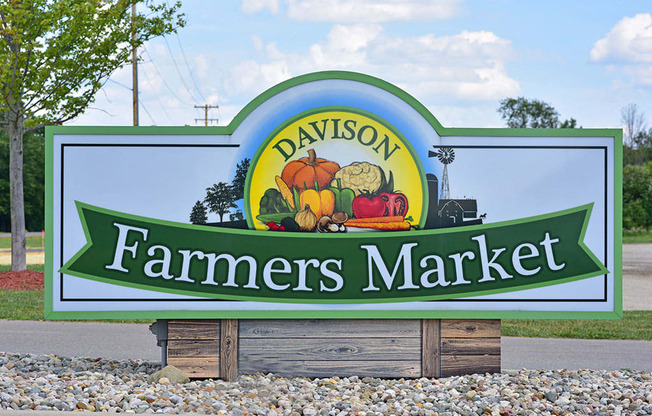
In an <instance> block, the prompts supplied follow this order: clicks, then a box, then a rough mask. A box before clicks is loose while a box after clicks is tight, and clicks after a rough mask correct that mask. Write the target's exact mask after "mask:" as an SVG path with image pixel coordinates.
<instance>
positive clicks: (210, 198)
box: [204, 182, 237, 222]
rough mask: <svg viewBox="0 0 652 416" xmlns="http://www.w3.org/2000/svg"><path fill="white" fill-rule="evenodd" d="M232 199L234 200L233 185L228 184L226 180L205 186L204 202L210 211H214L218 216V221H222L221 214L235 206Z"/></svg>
mask: <svg viewBox="0 0 652 416" xmlns="http://www.w3.org/2000/svg"><path fill="white" fill-rule="evenodd" d="M233 201H235V193H234V192H233V187H231V186H229V184H227V183H226V182H220V183H216V184H215V185H213V186H211V187H210V188H206V198H205V199H204V202H205V203H206V205H207V206H208V209H209V211H210V212H214V213H216V214H217V215H219V216H220V222H222V216H223V215H224V214H226V213H227V212H229V209H231V208H237V205H235V204H234V203H233Z"/></svg>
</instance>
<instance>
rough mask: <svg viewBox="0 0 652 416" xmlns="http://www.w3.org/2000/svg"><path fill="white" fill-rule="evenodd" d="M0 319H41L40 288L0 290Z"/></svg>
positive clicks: (41, 302)
mask: <svg viewBox="0 0 652 416" xmlns="http://www.w3.org/2000/svg"><path fill="white" fill-rule="evenodd" d="M0 319H15V320H29V321H42V320H43V291H42V290H0Z"/></svg>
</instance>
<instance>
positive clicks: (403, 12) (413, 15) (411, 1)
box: [287, 0, 462, 23]
mask: <svg viewBox="0 0 652 416" xmlns="http://www.w3.org/2000/svg"><path fill="white" fill-rule="evenodd" d="M461 1H462V0H356V1H351V0H287V16H288V17H289V18H291V19H295V20H302V21H319V22H338V23H360V22H368V23H382V22H395V21H409V20H433V19H447V18H450V17H453V16H455V15H456V14H457V13H458V7H457V6H458V4H459V3H461Z"/></svg>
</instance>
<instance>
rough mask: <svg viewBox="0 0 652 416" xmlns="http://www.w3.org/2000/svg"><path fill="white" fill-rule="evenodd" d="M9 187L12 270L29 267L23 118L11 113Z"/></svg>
mask: <svg viewBox="0 0 652 416" xmlns="http://www.w3.org/2000/svg"><path fill="white" fill-rule="evenodd" d="M8 122H9V123H8V126H7V132H8V133H9V188H10V191H11V195H10V198H11V199H10V201H11V270H13V271H20V270H25V269H26V268H27V257H26V249H25V198H24V194H23V133H24V127H23V120H22V119H21V118H19V117H18V118H16V117H13V114H11V113H10V114H9V117H8Z"/></svg>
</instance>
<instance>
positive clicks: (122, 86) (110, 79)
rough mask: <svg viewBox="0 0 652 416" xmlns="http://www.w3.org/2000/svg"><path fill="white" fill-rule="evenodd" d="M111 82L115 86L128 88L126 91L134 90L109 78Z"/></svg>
mask: <svg viewBox="0 0 652 416" xmlns="http://www.w3.org/2000/svg"><path fill="white" fill-rule="evenodd" d="M109 81H111V82H113V83H114V84H118V85H119V86H121V87H122V88H126V89H128V90H129V91H132V90H133V89H132V88H131V87H128V86H126V85H125V84H123V83H122V82H118V81H115V80H112V79H111V78H109Z"/></svg>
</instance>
